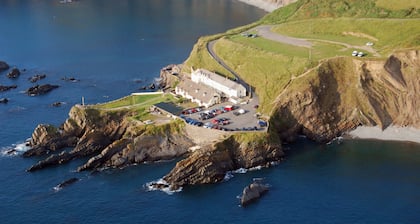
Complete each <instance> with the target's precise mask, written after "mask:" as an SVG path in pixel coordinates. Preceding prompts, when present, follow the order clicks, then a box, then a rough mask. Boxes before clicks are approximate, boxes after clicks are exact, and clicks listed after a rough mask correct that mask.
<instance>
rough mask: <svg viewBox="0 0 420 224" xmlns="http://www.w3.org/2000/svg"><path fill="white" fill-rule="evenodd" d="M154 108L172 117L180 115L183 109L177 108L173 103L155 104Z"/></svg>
mask: <svg viewBox="0 0 420 224" xmlns="http://www.w3.org/2000/svg"><path fill="white" fill-rule="evenodd" d="M154 106H155V107H157V108H159V109H160V110H163V111H165V112H167V113H170V114H173V115H180V114H181V112H182V110H183V108H182V107H179V106H177V105H175V104H173V103H165V102H161V103H157V104H155V105H154Z"/></svg>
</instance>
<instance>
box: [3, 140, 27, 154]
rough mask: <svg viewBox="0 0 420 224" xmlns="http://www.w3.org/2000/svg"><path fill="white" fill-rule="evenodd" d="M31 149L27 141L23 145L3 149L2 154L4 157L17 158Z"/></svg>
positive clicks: (18, 144)
mask: <svg viewBox="0 0 420 224" xmlns="http://www.w3.org/2000/svg"><path fill="white" fill-rule="evenodd" d="M29 149H30V147H29V146H28V144H27V141H25V142H23V143H17V144H13V145H12V146H10V147H4V148H1V149H0V153H1V155H2V156H17V155H21V154H22V153H24V152H26V151H28V150H29Z"/></svg>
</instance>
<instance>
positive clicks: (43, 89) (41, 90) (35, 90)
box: [26, 84, 60, 96]
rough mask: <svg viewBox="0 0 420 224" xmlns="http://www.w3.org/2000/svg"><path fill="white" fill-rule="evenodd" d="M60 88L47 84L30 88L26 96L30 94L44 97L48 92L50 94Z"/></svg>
mask: <svg viewBox="0 0 420 224" xmlns="http://www.w3.org/2000/svg"><path fill="white" fill-rule="evenodd" d="M58 87H60V86H58V85H50V84H45V85H36V86H33V87H30V88H29V89H27V90H26V94H28V95H29V96H38V95H44V94H46V93H48V92H50V91H51V90H53V89H56V88H58Z"/></svg>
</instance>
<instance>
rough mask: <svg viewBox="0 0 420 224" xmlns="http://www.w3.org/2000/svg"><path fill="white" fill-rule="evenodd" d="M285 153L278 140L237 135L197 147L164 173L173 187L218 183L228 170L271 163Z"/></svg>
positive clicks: (166, 179) (165, 178)
mask: <svg viewBox="0 0 420 224" xmlns="http://www.w3.org/2000/svg"><path fill="white" fill-rule="evenodd" d="M283 156H284V153H283V151H282V150H281V146H280V145H279V144H271V143H268V142H241V141H238V139H236V138H235V137H234V136H231V137H229V138H227V139H225V140H224V141H222V142H219V143H217V144H215V145H213V146H209V147H207V148H204V149H201V150H199V151H195V152H194V153H193V154H192V155H190V156H189V157H188V158H186V159H184V160H182V161H180V162H178V163H177V164H176V166H175V168H174V169H172V171H171V172H170V173H169V174H168V175H166V176H165V177H164V180H165V181H166V182H167V183H169V184H170V185H171V186H172V188H173V189H178V188H179V187H182V186H185V185H195V184H207V183H216V182H220V181H222V180H223V179H224V177H225V174H226V172H227V171H231V170H236V169H239V168H251V167H255V166H270V164H271V162H275V161H279V160H280V159H281V158H282V157H283Z"/></svg>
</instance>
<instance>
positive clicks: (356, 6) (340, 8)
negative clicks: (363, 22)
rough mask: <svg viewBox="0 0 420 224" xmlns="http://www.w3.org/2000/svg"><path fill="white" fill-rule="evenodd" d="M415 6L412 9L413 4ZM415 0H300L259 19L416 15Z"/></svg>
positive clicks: (419, 10)
mask: <svg viewBox="0 0 420 224" xmlns="http://www.w3.org/2000/svg"><path fill="white" fill-rule="evenodd" d="M413 4H415V5H417V7H416V8H415V9H413V7H412V5H413ZM418 4H419V3H418V1H417V0H402V1H400V0H395V1H392V0H363V1H361V0H347V1H343V0H300V1H298V2H296V3H293V4H290V5H288V6H286V7H284V8H280V9H278V10H276V11H274V12H273V13H270V14H268V15H267V16H265V17H264V18H263V19H262V20H261V22H262V23H265V24H278V23H283V22H285V21H291V20H302V19H311V18H339V17H347V18H349V17H351V18H419V17H420V7H418Z"/></svg>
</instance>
